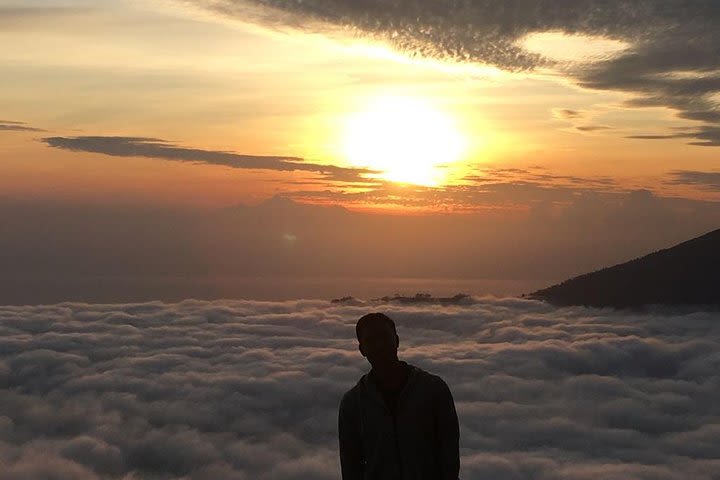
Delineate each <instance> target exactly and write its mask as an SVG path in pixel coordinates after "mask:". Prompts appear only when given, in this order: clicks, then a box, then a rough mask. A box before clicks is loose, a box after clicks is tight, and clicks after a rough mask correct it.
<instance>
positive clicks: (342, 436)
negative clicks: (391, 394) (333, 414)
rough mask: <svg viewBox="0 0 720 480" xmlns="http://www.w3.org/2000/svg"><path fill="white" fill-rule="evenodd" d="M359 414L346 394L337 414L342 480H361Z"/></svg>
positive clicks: (361, 458) (362, 460)
mask: <svg viewBox="0 0 720 480" xmlns="http://www.w3.org/2000/svg"><path fill="white" fill-rule="evenodd" d="M358 417H359V412H358V411H357V408H355V405H354V402H352V400H351V398H350V395H349V394H348V393H346V394H345V395H344V396H343V398H342V401H341V402H340V409H339V414H338V439H339V443H340V469H341V471H342V480H362V478H363V471H364V465H365V462H364V459H363V453H362V441H361V438H360V431H359V429H358V424H359V421H360V419H359V418H358Z"/></svg>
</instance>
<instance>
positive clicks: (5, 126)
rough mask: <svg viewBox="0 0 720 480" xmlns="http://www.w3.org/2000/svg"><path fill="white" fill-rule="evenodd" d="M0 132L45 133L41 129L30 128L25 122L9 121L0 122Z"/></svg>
mask: <svg viewBox="0 0 720 480" xmlns="http://www.w3.org/2000/svg"><path fill="white" fill-rule="evenodd" d="M0 131H11V132H45V131H46V130H43V129H42V128H36V127H31V126H30V125H28V124H27V123H25V122H14V121H10V120H0Z"/></svg>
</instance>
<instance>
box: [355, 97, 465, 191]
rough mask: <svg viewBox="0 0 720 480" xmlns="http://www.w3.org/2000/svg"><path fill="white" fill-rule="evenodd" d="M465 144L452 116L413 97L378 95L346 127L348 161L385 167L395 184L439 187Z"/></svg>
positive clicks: (386, 172) (460, 154) (371, 166)
mask: <svg viewBox="0 0 720 480" xmlns="http://www.w3.org/2000/svg"><path fill="white" fill-rule="evenodd" d="M465 148H466V142H465V139H464V138H463V136H462V135H461V134H460V132H459V130H458V129H457V127H456V125H455V123H454V122H453V119H452V118H451V117H450V116H449V115H448V114H446V113H444V112H442V111H440V110H439V109H436V108H434V107H432V106H431V105H430V104H429V103H427V102H424V101H422V100H420V99H417V98H410V97H380V98H377V99H375V100H374V101H372V102H371V103H370V104H369V105H368V106H367V108H366V109H364V110H362V111H360V112H357V113H355V114H353V115H351V116H350V117H349V118H348V119H347V123H346V125H345V138H344V140H343V149H344V153H345V157H346V158H347V160H348V161H349V162H350V163H351V164H353V165H355V166H361V167H369V168H371V169H373V170H379V171H382V174H381V175H380V177H382V178H384V179H386V180H391V181H394V182H402V183H413V184H417V185H428V186H432V185H438V184H441V183H443V180H444V179H445V177H446V176H447V168H441V167H442V166H444V165H446V164H449V163H452V162H456V161H458V160H459V159H460V157H461V156H462V154H463V152H464V150H465Z"/></svg>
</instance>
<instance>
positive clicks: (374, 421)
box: [338, 364, 460, 480]
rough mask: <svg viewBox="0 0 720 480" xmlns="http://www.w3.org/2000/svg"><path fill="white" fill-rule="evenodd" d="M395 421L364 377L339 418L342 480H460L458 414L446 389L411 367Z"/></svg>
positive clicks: (435, 378)
mask: <svg viewBox="0 0 720 480" xmlns="http://www.w3.org/2000/svg"><path fill="white" fill-rule="evenodd" d="M408 367H410V374H409V376H408V380H407V382H406V384H405V386H404V387H403V389H402V390H401V391H400V394H399V396H398V399H397V407H396V412H395V416H393V415H392V412H391V411H390V409H389V408H388V407H387V405H386V404H385V401H384V400H383V397H382V395H381V393H380V391H379V389H378V387H377V385H376V384H375V382H374V381H373V380H372V376H371V375H370V374H369V373H368V374H365V375H363V376H362V377H361V378H360V380H359V381H358V382H357V384H356V385H355V386H354V387H353V388H351V389H350V390H349V391H348V392H347V393H345V395H343V398H342V401H341V402H340V409H339V415H338V434H339V435H338V437H339V444H340V464H341V470H342V479H343V480H458V475H459V471H460V454H459V437H460V429H459V425H458V419H457V413H456V411H455V404H454V402H453V398H452V394H451V393H450V389H449V388H448V386H447V384H446V383H445V382H444V381H443V380H442V379H441V378H440V377H438V376H437V375H432V374H430V373H428V372H426V371H424V370H422V369H421V368H418V367H415V366H413V365H409V364H408Z"/></svg>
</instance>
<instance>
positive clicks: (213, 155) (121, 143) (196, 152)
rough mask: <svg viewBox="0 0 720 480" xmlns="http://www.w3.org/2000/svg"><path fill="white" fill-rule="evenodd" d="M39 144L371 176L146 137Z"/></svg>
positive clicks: (330, 175)
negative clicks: (191, 146) (174, 143)
mask: <svg viewBox="0 0 720 480" xmlns="http://www.w3.org/2000/svg"><path fill="white" fill-rule="evenodd" d="M42 141H43V142H44V143H46V144H47V145H48V146H50V147H53V148H60V149H64V150H71V151H75V152H92V153H101V154H104V155H111V156H115V157H148V158H159V159H163V160H173V161H178V162H191V163H204V164H208V165H222V166H225V167H230V168H242V169H260V170H276V171H284V172H289V171H305V172H316V173H320V174H322V175H324V176H325V178H326V179H328V180H338V181H363V182H367V181H368V179H366V178H364V177H363V175H364V174H369V173H373V171H371V170H367V169H362V168H344V167H338V166H335V165H321V164H316V163H306V162H304V161H303V160H302V159H301V158H298V157H273V156H256V155H241V154H238V153H232V152H221V151H215V150H202V149H197V148H186V147H180V146H176V145H173V144H170V143H168V142H166V141H164V140H160V139H157V138H147V137H104V136H81V137H47V138H43V139H42Z"/></svg>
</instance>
